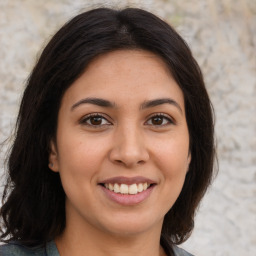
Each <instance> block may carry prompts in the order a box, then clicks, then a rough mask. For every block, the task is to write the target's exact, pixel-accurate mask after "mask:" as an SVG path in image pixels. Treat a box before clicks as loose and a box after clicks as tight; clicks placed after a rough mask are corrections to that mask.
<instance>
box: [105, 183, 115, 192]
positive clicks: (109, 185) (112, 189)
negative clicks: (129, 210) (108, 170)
mask: <svg viewBox="0 0 256 256" xmlns="http://www.w3.org/2000/svg"><path fill="white" fill-rule="evenodd" d="M106 188H107V187H106ZM108 189H109V190H111V191H114V186H113V184H110V183H109V184H108Z"/></svg>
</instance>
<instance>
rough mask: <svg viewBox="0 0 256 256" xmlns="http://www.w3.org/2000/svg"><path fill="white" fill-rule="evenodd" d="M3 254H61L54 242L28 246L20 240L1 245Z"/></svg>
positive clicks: (30, 255) (48, 255)
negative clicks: (40, 245)
mask: <svg viewBox="0 0 256 256" xmlns="http://www.w3.org/2000/svg"><path fill="white" fill-rule="evenodd" d="M0 255H1V256H32V255H33V256H59V253H58V250H57V248H56V245H55V243H54V242H49V243H47V244H46V246H45V247H33V248H30V247H26V246H24V245H22V244H21V243H19V242H10V243H8V244H4V245H1V246H0Z"/></svg>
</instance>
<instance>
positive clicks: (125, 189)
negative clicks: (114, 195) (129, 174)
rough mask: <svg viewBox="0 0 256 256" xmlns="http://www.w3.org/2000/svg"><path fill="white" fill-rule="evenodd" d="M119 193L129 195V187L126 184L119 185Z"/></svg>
mask: <svg viewBox="0 0 256 256" xmlns="http://www.w3.org/2000/svg"><path fill="white" fill-rule="evenodd" d="M120 193H121V194H128V193H129V187H128V185H126V184H121V186H120Z"/></svg>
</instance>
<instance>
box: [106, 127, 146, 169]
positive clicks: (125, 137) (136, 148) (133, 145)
mask: <svg viewBox="0 0 256 256" xmlns="http://www.w3.org/2000/svg"><path fill="white" fill-rule="evenodd" d="M112 145H113V146H112V148H111V151H110V155H109V157H110V160H111V161H112V162H113V163H115V164H121V165H124V166H125V167H127V168H132V167H135V166H137V165H141V164H144V163H146V162H147V161H148V160H149V152H148V150H147V147H146V145H145V140H144V138H143V136H142V134H141V132H140V131H139V128H135V127H133V128H128V127H126V128H120V129H118V130H117V131H116V132H115V134H114V139H113V144H112Z"/></svg>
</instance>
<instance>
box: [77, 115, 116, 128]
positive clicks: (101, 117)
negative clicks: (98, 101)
mask: <svg viewBox="0 0 256 256" xmlns="http://www.w3.org/2000/svg"><path fill="white" fill-rule="evenodd" d="M93 117H98V118H100V119H101V120H105V121H107V124H98V125H94V124H92V123H88V121H90V122H91V121H92V120H91V119H92V118H93ZM79 123H80V124H83V125H87V126H90V127H93V128H98V127H102V126H106V125H111V124H112V123H111V122H109V121H108V119H107V118H106V117H104V115H103V114H101V113H93V114H89V115H86V116H84V117H83V118H82V119H81V120H80V122H79Z"/></svg>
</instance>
